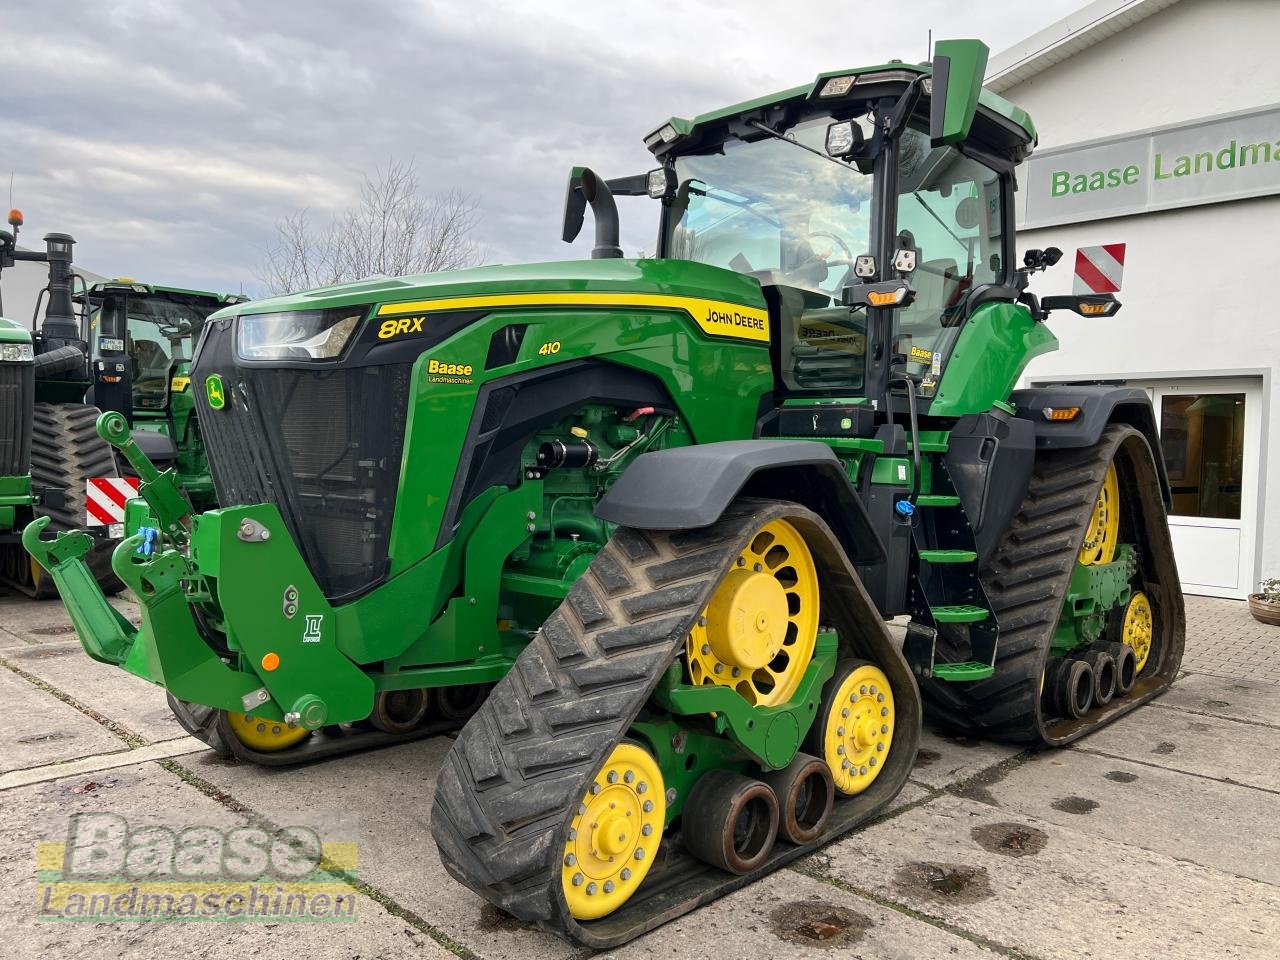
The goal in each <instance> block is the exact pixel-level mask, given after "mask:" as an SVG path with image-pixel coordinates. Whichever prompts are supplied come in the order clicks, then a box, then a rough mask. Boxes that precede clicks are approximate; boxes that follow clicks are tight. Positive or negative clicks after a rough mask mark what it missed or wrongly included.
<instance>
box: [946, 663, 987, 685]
mask: <svg viewBox="0 0 1280 960" xmlns="http://www.w3.org/2000/svg"><path fill="white" fill-rule="evenodd" d="M995 672H996V668H995V667H993V666H991V664H989V663H978V662H977V661H976V660H967V661H965V662H964V663H935V664H934V665H933V675H934V676H935V677H936V678H937V679H939V680H947V681H949V682H951V683H966V682H972V681H974V680H985V679H987V677H990V676H993V675H994V674H995Z"/></svg>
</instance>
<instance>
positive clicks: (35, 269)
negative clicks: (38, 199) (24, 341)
mask: <svg viewBox="0 0 1280 960" xmlns="http://www.w3.org/2000/svg"><path fill="white" fill-rule="evenodd" d="M20 239H22V240H24V241H25V240H30V239H31V237H30V236H29V235H27V234H25V233H24V234H23V236H22V237H21V238H20ZM18 249H19V250H27V249H28V247H27V245H26V244H22V245H20V246H19V247H18ZM38 249H40V250H43V249H44V246H43V245H41V246H40V247H39V248H38ZM72 266H73V267H74V268H75V271H76V273H78V274H79V275H80V276H82V277H84V280H85V283H97V282H98V281H99V280H104V279H106V278H105V277H100V276H99V275H98V274H96V273H93V272H92V271H90V270H86V269H85V268H84V267H82V266H81V265H80V264H78V263H74V262H73V263H72ZM48 285H49V265H48V264H46V263H32V262H31V261H29V260H19V261H18V262H17V263H15V264H14V265H13V266H12V267H9V268H8V269H6V270H4V271H3V272H0V307H2V308H3V309H2V310H0V316H3V317H6V318H7V319H9V320H12V321H14V322H15V323H20V324H22V325H23V326H24V327H27V328H28V329H30V327H31V318H32V315H33V314H34V313H35V311H36V307H37V305H39V310H40V315H39V317H37V318H36V326H37V327H39V325H40V321H41V320H43V319H44V308H45V307H46V306H48V304H49V297H48V296H47V295H45V296H43V297H42V296H41V294H42V291H43V290H44V289H45V287H47V286H48ZM75 288H76V290H79V289H80V283H79V282H78V281H77V283H76V287H75Z"/></svg>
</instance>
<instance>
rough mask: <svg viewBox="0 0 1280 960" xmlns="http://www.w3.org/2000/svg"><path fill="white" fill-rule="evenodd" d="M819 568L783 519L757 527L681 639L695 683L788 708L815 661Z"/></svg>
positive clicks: (761, 704) (797, 534) (759, 703)
mask: <svg viewBox="0 0 1280 960" xmlns="http://www.w3.org/2000/svg"><path fill="white" fill-rule="evenodd" d="M817 635H818V571H817V568H816V567H815V566H814V562H813V555H812V554H811V553H810V552H809V547H808V545H806V544H805V542H804V538H803V537H802V536H800V533H799V531H797V530H796V528H795V527H793V526H792V525H791V524H789V523H787V521H785V520H771V521H769V522H768V523H766V524H765V525H764V526H763V527H761V528H760V531H759V532H758V533H757V534H756V535H755V536H754V537H753V538H752V539H751V543H750V544H749V545H748V546H747V548H746V549H745V550H743V551H742V555H741V556H740V557H738V560H737V564H736V565H735V566H734V567H733V569H732V570H730V571H729V573H728V575H727V576H726V577H725V578H724V581H723V582H722V583H721V584H720V586H719V587H718V588H717V589H716V592H715V595H714V596H713V597H712V598H711V602H710V603H709V604H708V605H707V609H706V610H704V611H703V614H702V616H701V617H699V618H698V621H697V623H696V625H695V626H694V628H693V630H691V631H690V633H689V637H688V639H687V640H686V642H685V658H686V662H687V666H688V670H689V680H690V682H691V683H693V684H694V685H695V686H701V685H704V684H716V685H719V686H725V687H733V688H734V689H735V690H737V691H738V693H740V694H741V695H742V697H743V698H744V699H745V700H746V701H747V702H748V703H751V704H754V705H756V706H763V707H768V706H774V705H776V704H782V703H787V702H788V701H790V699H791V697H792V695H793V694H794V693H795V691H796V687H797V686H799V684H800V680H801V679H802V678H803V677H804V672H805V670H806V669H807V668H808V666H809V661H810V660H812V659H813V648H814V642H815V640H816V639H817Z"/></svg>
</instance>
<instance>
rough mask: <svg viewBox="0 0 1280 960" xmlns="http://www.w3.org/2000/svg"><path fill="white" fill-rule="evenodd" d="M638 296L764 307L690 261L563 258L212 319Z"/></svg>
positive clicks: (377, 283) (324, 290) (342, 291)
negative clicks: (497, 299) (515, 298)
mask: <svg viewBox="0 0 1280 960" xmlns="http://www.w3.org/2000/svg"><path fill="white" fill-rule="evenodd" d="M570 292H572V293H610V292H617V293H643V294H656V295H662V296H673V297H699V298H706V299H710V300H720V301H725V302H728V303H737V304H742V305H744V306H749V307H757V308H762V307H764V305H765V304H764V296H763V294H762V293H761V291H760V283H759V281H757V280H755V279H754V278H752V277H747V276H743V275H742V274H738V273H734V272H733V271H731V270H724V269H722V268H720V267H713V266H709V265H707V264H703V263H695V262H693V261H691V260H621V259H614V260H566V261H561V262H556V263H529V264H517V265H511V266H506V265H498V266H486V267H472V268H470V269H467V270H449V271H445V272H442V273H429V274H423V275H421V276H415V277H389V278H384V279H377V280H361V281H356V282H354V283H343V284H338V285H337V286H332V287H321V288H319V289H317V290H307V291H304V292H302V293H295V294H290V295H288V296H283V297H274V298H271V299H268V300H255V301H252V302H251V303H244V304H237V305H235V306H233V307H228V308H227V309H225V310H220V311H218V313H216V314H214V317H213V319H220V318H223V317H230V316H236V315H239V314H247V313H277V312H282V311H286V310H323V309H328V308H331V307H346V306H352V305H354V304H366V303H367V304H377V305H386V304H395V303H412V302H414V301H418V300H445V299H449V300H452V299H455V298H464V297H472V296H483V295H493V294H523V293H529V294H537V293H570Z"/></svg>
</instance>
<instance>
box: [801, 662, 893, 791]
mask: <svg viewBox="0 0 1280 960" xmlns="http://www.w3.org/2000/svg"><path fill="white" fill-rule="evenodd" d="M893 723H894V708H893V691H892V690H891V689H890V687H889V678H888V677H886V676H885V675H884V671H882V670H881V669H880V668H879V667H877V666H876V665H875V664H873V663H867V662H866V661H865V660H841V661H840V663H838V664H837V665H836V672H835V676H833V677H832V678H831V679H830V680H828V681H827V685H826V693H825V694H824V695H823V698H822V706H821V707H820V708H819V712H818V722H817V723H816V724H815V725H814V736H813V738H812V739H811V741H810V745H811V747H812V749H813V752H815V753H818V755H819V756H821V757H822V759H823V760H825V761H826V762H827V766H828V767H830V768H831V776H832V778H833V779H834V780H835V784H836V790H837V791H839V792H840V793H842V794H844V795H845V796H847V797H851V796H854V795H855V794H859V793H862V791H864V790H866V789H867V788H868V787H869V786H871V784H872V783H874V782H875V779H876V777H877V776H879V775H880V771H881V770H883V769H884V764H885V760H886V759H888V757H889V752H890V750H891V749H892V746H893Z"/></svg>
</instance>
